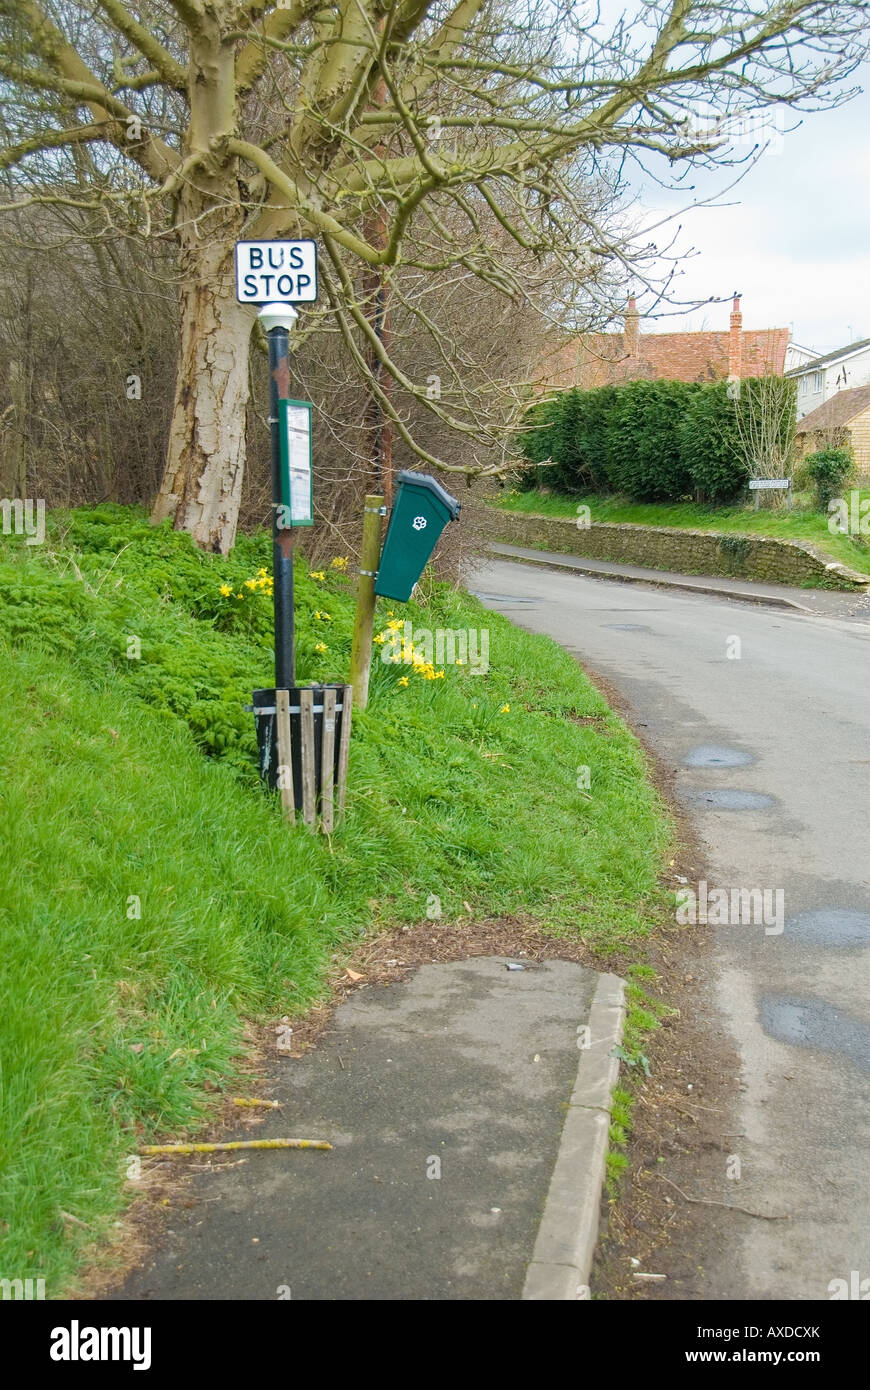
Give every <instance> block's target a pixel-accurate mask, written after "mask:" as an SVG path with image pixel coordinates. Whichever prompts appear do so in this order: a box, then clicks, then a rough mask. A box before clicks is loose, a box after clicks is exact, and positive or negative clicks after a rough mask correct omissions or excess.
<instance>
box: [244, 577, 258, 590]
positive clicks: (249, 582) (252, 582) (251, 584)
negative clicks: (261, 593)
mask: <svg viewBox="0 0 870 1390" xmlns="http://www.w3.org/2000/svg"><path fill="white" fill-rule="evenodd" d="M256 587H257V581H256V579H246V580H245V588H246V589H256Z"/></svg>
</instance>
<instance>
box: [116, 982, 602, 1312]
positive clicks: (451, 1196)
mask: <svg viewBox="0 0 870 1390" xmlns="http://www.w3.org/2000/svg"><path fill="white" fill-rule="evenodd" d="M509 964H511V965H512V966H513V967H514V968H511V969H508V968H507V967H508V965H509ZM518 967H521V968H518ZM621 999H622V994H621V982H620V981H617V980H616V978H615V977H613V976H599V975H598V973H597V972H596V971H593V970H589V969H588V968H586V967H585V966H583V965H580V964H577V963H575V962H572V961H567V960H528V961H526V962H522V961H520V960H519V959H517V958H513V959H512V960H511V959H509V958H496V957H491V956H487V957H475V958H471V959H466V960H458V961H451V962H448V963H439V964H431V965H424V966H421V967H420V968H419V969H417V970H416V971H415V972H414V973H413V974H411V975H410V976H409V977H408V978H407V979H405V980H404V981H401V982H399V983H394V984H391V985H386V984H377V985H369V986H366V987H364V988H359V989H357V990H356V991H355V992H354V993H352V994H351V995H350V996H349V997H348V998H347V999H346V1000H345V1001H344V1003H342V1004H341V1006H340V1007H339V1008H338V1010H337V1012H336V1014H335V1016H334V1018H333V1019H332V1021H331V1024H330V1026H329V1028H328V1031H327V1032H326V1033H324V1034H323V1035H322V1036H321V1038H320V1039H319V1041H318V1044H317V1046H316V1047H315V1048H314V1049H313V1050H312V1051H309V1052H307V1053H306V1054H305V1055H304V1056H302V1057H299V1058H293V1057H290V1056H287V1057H284V1058H279V1059H276V1061H275V1062H274V1063H273V1064H272V1066H271V1067H270V1074H269V1090H270V1093H271V1094H272V1095H273V1096H274V1097H275V1098H276V1099H277V1100H279V1101H280V1103H281V1105H282V1109H281V1110H280V1111H279V1112H274V1113H272V1112H269V1113H268V1117H267V1119H266V1121H265V1123H264V1124H263V1125H262V1126H259V1127H258V1128H257V1129H256V1131H255V1134H256V1137H257V1138H277V1137H281V1136H283V1137H294V1136H295V1137H297V1138H315V1139H326V1140H328V1141H329V1142H331V1143H332V1144H333V1146H334V1149H333V1152H331V1153H324V1152H293V1151H288V1150H269V1151H264V1152H259V1153H251V1154H250V1155H248V1156H247V1157H246V1161H244V1162H243V1163H241V1164H239V1162H238V1159H239V1155H238V1153H234V1154H232V1155H230V1156H229V1157H230V1158H231V1159H232V1160H234V1161H233V1162H232V1163H227V1162H225V1161H222V1160H221V1159H217V1160H216V1161H215V1162H214V1163H213V1164H208V1163H206V1164H205V1166H204V1168H203V1164H202V1162H201V1161H200V1163H199V1165H198V1169H197V1171H196V1176H194V1177H192V1178H191V1180H190V1185H189V1187H185V1188H184V1189H183V1190H182V1191H181V1192H180V1193H179V1194H178V1197H177V1200H176V1202H175V1203H174V1204H173V1207H172V1210H171V1213H170V1216H169V1219H168V1229H167V1231H166V1232H165V1234H164V1236H163V1238H162V1240H161V1242H160V1246H159V1248H158V1249H157V1250H156V1251H155V1253H154V1254H153V1255H152V1256H151V1257H150V1258H149V1259H148V1261H147V1262H146V1264H145V1265H144V1266H143V1267H142V1268H140V1269H137V1270H135V1271H134V1272H133V1273H132V1274H131V1275H130V1276H129V1278H128V1279H127V1280H126V1282H125V1284H124V1285H123V1287H122V1288H120V1289H118V1290H116V1291H115V1292H114V1293H112V1294H110V1295H109V1297H112V1298H118V1299H124V1300H147V1299H172V1300H197V1299H226V1300H239V1299H279V1300H284V1299H294V1300H299V1299H303V1300H347V1299H366V1300H371V1299H387V1300H405V1299H415V1300H430V1299H434V1300H444V1299H450V1300H454V1299H494V1300H495V1299H497V1300H505V1299H506V1300H517V1299H520V1298H521V1297H523V1296H525V1297H527V1298H554V1297H555V1298H568V1297H577V1293H576V1289H577V1286H578V1283H582V1282H584V1281H585V1280H586V1279H588V1266H589V1261H590V1260H591V1255H592V1249H593V1246H594V1237H595V1228H596V1226H597V1217H598V1204H599V1197H600V1189H601V1180H602V1178H603V1172H604V1155H605V1148H606V1142H607V1121H608V1107H609V1104H610V1086H611V1083H612V1080H613V1077H614V1073H615V1069H616V1065H617V1064H616V1063H615V1061H614V1060H613V1059H612V1056H611V1054H612V1051H613V1047H614V1046H615V1044H616V1043H617V1042H618V1041H619V1040H620V1039H621V1036H622V1034H621V1019H622V1011H621ZM583 1025H588V1026H589V1028H590V1030H591V1043H592V1046H591V1047H590V1048H588V1049H585V1050H582V1051H581V1050H580V1048H579V1047H578V1028H580V1027H582V1026H583ZM593 1131H594V1132H593ZM233 1137H247V1138H250V1137H251V1131H250V1130H247V1131H244V1130H240V1133H239V1135H238V1136H233ZM557 1159H558V1162H557ZM184 1162H185V1163H187V1164H189V1163H190V1162H191V1161H190V1160H184ZM194 1162H196V1160H194ZM554 1165H555V1172H554ZM188 1171H190V1170H189V1169H188ZM542 1212H544V1213H545V1216H546V1215H547V1214H549V1221H545V1225H544V1226H543V1227H541V1230H540V1231H539V1227H540V1226H541V1215H542ZM533 1256H534V1262H535V1263H534V1267H533V1269H532V1271H531V1272H530V1273H529V1275H528V1280H527V1271H528V1269H529V1265H530V1262H532V1259H533ZM524 1283H525V1293H524Z"/></svg>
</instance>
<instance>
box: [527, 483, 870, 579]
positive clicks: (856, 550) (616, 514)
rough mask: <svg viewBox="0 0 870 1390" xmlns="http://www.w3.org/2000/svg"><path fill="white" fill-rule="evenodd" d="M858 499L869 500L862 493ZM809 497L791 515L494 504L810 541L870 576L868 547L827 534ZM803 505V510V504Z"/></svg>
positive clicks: (576, 502) (693, 507)
mask: <svg viewBox="0 0 870 1390" xmlns="http://www.w3.org/2000/svg"><path fill="white" fill-rule="evenodd" d="M861 497H862V498H865V497H870V493H868V492H862V493H861ZM808 500H809V499H808V498H804V497H803V496H802V495H800V494H799V495H798V496H797V497H796V499H795V505H794V506H793V507H792V510H791V511H789V510H788V509H787V508H777V509H776V510H775V511H761V510H759V511H757V512H756V511H755V509H754V507H752V506H741V507H705V506H701V505H699V504H696V503H694V502H679V503H670V502H627V501H625V500H623V499H621V498H619V497H599V496H596V495H589V496H584V497H580V496H578V497H563V496H561V495H559V494H557V493H541V492H509V493H504V494H502V496H501V497H500V499H499V505H500V506H502V507H504V508H505V510H507V511H515V512H525V513H535V514H536V515H538V516H566V517H567V516H570V517H574V516H576V515H577V508H578V506H580V505H582V504H585V505H586V506H588V507H589V510H590V512H591V515H592V520H593V521H613V522H620V521H621V522H632V523H634V525H635V526H679V527H686V528H689V529H695V530H699V531H724V532H728V533H732V534H734V533H737V534H742V535H752V536H756V535H760V536H772V537H774V538H775V539H778V540H793V541H810V542H811V543H812V544H813V545H816V546H818V548H819V549H820V550H823V551H824V552H825V553H826V554H827V555H830V556H831V558H832V559H833V560H839V561H840V562H841V563H842V564H844V565H848V566H849V567H850V568H851V569H855V570H858V571H859V573H861V574H870V544H868V541H867V539H866V538H864V537H861V536H858V537H853V536H842V535H832V534H831V532H830V531H829V530H828V523H827V518H826V517H825V516H824V515H823V513H821V512H818V511H813V510H812V509H811V508H810V507H809V505H808ZM805 503H806V505H804V504H805Z"/></svg>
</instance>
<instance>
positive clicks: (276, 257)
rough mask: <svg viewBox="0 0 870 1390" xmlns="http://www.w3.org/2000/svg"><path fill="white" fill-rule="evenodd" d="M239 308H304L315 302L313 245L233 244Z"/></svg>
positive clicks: (289, 243) (311, 243) (288, 243)
mask: <svg viewBox="0 0 870 1390" xmlns="http://www.w3.org/2000/svg"><path fill="white" fill-rule="evenodd" d="M236 298H237V299H238V300H239V302H240V303H241V304H274V303H284V304H307V303H311V302H312V301H313V300H315V299H316V298H317V242H316V241H237V242H236Z"/></svg>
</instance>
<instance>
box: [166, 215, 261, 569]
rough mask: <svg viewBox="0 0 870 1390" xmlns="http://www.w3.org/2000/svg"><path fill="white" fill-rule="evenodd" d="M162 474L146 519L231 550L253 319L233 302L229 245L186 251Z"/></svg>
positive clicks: (247, 309)
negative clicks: (169, 522) (167, 521)
mask: <svg viewBox="0 0 870 1390" xmlns="http://www.w3.org/2000/svg"><path fill="white" fill-rule="evenodd" d="M183 259H184V261H185V262H186V264H187V267H188V273H187V274H186V276H185V281H184V285H183V288H182V294H181V342H180V345H179V353H178V374H177V377H176V384H175V405H174V408H173V412H172V424H171V426H170V430H169V445H168V449H167V459H166V470H165V472H164V475H163V482H162V483H161V485H160V491H159V493H158V494H157V500H156V502H155V504H154V509H153V511H152V514H151V520H152V522H153V523H154V524H155V525H156V524H157V523H158V522H160V521H163V520H164V519H165V518H166V517H168V516H169V517H172V519H173V526H174V528H175V530H176V531H182V530H183V531H189V532H190V534H191V535H192V536H193V539H194V540H195V541H196V543H197V545H199V546H201V547H202V548H203V549H204V550H214V551H218V552H220V554H222V555H226V554H227V552H228V551H229V550H231V549H232V545H233V542H234V540H235V535H236V525H237V523H238V516H239V503H240V501H241V494H242V478H243V475H244V466H245V416H246V407H247V402H248V350H249V341H250V335H251V326H252V323H253V318H254V314H253V311H252V309H251V308H250V306H244V305H241V304H238V303H237V302H236V297H235V273H234V265H233V245H232V243H229V244H227V243H226V242H225V241H224V242H221V243H217V242H214V241H212V242H210V243H209V242H208V241H206V242H205V244H201V243H200V244H197V245H196V246H195V247H190V248H188V250H187V254H186V255H185V256H184V257H183Z"/></svg>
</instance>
